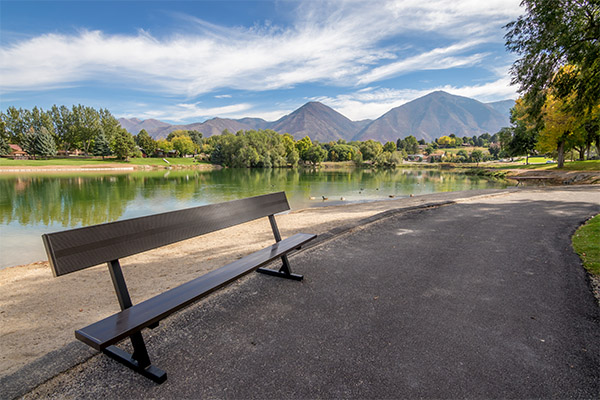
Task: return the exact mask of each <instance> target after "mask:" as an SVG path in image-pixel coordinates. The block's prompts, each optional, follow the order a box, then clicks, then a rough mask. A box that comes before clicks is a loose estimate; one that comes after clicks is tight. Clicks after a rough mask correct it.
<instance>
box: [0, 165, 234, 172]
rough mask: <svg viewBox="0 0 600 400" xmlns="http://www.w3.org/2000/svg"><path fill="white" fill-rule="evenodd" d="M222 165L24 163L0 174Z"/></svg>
mask: <svg viewBox="0 0 600 400" xmlns="http://www.w3.org/2000/svg"><path fill="white" fill-rule="evenodd" d="M221 168H222V167H221V166H219V165H214V164H196V165H167V164H165V165H147V164H142V165H138V164H133V165H123V164H106V165H99V164H81V165H23V166H9V165H0V174H2V173H21V172H99V171H101V172H106V171H108V172H110V171H115V172H122V171H128V172H131V171H140V170H141V171H153V170H170V169H191V170H215V169H221Z"/></svg>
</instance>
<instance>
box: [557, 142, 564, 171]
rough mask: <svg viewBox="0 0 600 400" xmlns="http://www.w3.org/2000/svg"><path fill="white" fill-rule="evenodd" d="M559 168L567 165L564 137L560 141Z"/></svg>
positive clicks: (558, 148)
mask: <svg viewBox="0 0 600 400" xmlns="http://www.w3.org/2000/svg"><path fill="white" fill-rule="evenodd" d="M557 150H558V165H557V167H558V168H562V167H564V166H565V141H564V139H562V140H560V141H559V142H558V147H557Z"/></svg>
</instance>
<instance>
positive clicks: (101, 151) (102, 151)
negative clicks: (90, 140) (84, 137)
mask: <svg viewBox="0 0 600 400" xmlns="http://www.w3.org/2000/svg"><path fill="white" fill-rule="evenodd" d="M113 136H114V135H113ZM93 154H94V155H95V156H102V159H103V160H104V157H106V156H110V155H111V154H112V150H111V149H110V141H109V140H108V139H107V138H106V135H105V134H104V132H102V133H101V134H100V135H98V136H97V137H96V140H95V141H94V151H93Z"/></svg>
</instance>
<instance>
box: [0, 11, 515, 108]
mask: <svg viewBox="0 0 600 400" xmlns="http://www.w3.org/2000/svg"><path fill="white" fill-rule="evenodd" d="M296 12H297V16H296V22H295V24H293V25H292V26H289V27H277V26H264V27H251V28H239V27H238V28H228V27H224V26H217V25H214V24H210V23H208V22H206V21H202V20H199V19H195V18H193V17H186V18H187V19H186V21H187V23H189V24H193V26H195V27H196V28H197V29H196V30H193V29H192V30H190V32H191V33H187V34H185V35H183V34H182V35H175V36H172V37H168V38H157V37H154V36H152V35H150V34H149V33H147V32H145V31H140V32H138V33H137V34H136V35H109V34H106V33H103V32H101V31H85V30H84V31H81V32H79V33H77V34H46V35H41V36H37V37H34V38H31V39H26V40H22V41H18V42H14V43H12V44H10V45H5V46H4V47H3V48H2V49H0V76H2V78H1V79H2V81H1V82H0V87H1V90H2V92H17V91H23V90H38V91H39V90H45V89H53V88H59V87H67V86H74V85H83V84H85V82H87V81H96V82H103V83H105V84H107V85H115V86H120V87H129V88H135V89H142V90H147V91H153V92H154V91H160V92H163V93H166V94H169V95H176V96H184V97H187V98H193V97H195V96H199V95H202V94H206V93H211V92H213V91H216V90H218V89H220V88H230V89H240V90H252V91H262V90H272V89H281V88H290V87H294V86H295V85H298V84H301V83H307V82H323V83H329V84H331V83H333V84H336V85H342V86H353V85H360V84H365V83H367V84H368V83H371V82H377V81H378V80H381V79H386V78H389V77H392V76H396V75H398V74H403V73H406V72H409V71H411V70H416V69H422V68H432V69H442V68H451V67H457V66H466V65H473V64H476V63H478V62H480V61H481V59H482V58H483V57H485V56H486V54H485V52H484V51H481V49H480V50H476V49H477V46H478V45H480V44H483V43H486V42H489V41H498V40H499V38H500V39H501V31H500V33H498V32H499V29H500V27H501V26H502V24H504V23H506V22H507V21H509V20H510V19H514V17H515V16H516V15H518V14H519V13H520V10H519V7H518V0H489V1H485V2H483V1H480V0H477V1H474V0H469V1H460V2H450V1H442V0H437V1H426V2H424V1H422V0H420V1H416V0H409V1H390V2H387V3H385V4H384V6H382V4H381V3H380V2H376V3H373V2H365V1H346V2H344V1H333V2H313V1H306V2H304V3H301V4H300V5H299V7H298V9H297V11H296ZM422 32H428V33H434V34H435V35H436V36H438V37H440V38H444V40H445V42H446V43H449V44H447V45H446V46H445V47H443V46H437V47H436V48H423V49H420V50H417V49H416V48H411V49H407V47H406V46H405V44H403V43H402V40H403V39H402V35H405V34H411V35H415V34H418V33H422ZM491 32H493V34H492V33H491ZM464 37H469V40H464V39H463V38H464ZM383 41H387V42H386V43H388V42H394V43H395V44H394V45H385V46H384V47H382V44H381V43H382V42H383ZM400 48H402V49H403V50H402V54H403V56H402V58H400V54H399V53H398V52H399V49H400ZM404 54H406V56H404Z"/></svg>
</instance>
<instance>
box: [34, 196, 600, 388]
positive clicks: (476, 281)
mask: <svg viewBox="0 0 600 400" xmlns="http://www.w3.org/2000/svg"><path fill="white" fill-rule="evenodd" d="M599 193H600V192H599V190H598V187H595V188H590V187H586V188H566V189H565V188H560V189H546V190H530V189H526V190H520V191H516V192H513V193H511V194H508V195H504V196H499V197H493V198H480V199H475V200H470V201H467V202H461V203H459V204H452V205H446V206H441V207H434V208H428V209H421V210H413V211H409V212H403V213H398V214H395V215H389V213H388V214H387V216H386V217H385V218H382V219H380V220H378V221H375V222H372V223H370V224H367V225H365V226H361V227H357V228H356V229H354V230H352V231H351V232H348V233H345V234H342V235H338V236H336V237H335V238H333V239H330V240H327V241H325V242H321V243H320V244H318V245H316V246H314V247H312V248H309V249H307V250H305V251H303V252H301V253H299V254H297V255H295V256H293V257H292V258H291V262H292V266H293V268H294V270H295V271H296V272H299V273H303V274H304V275H305V280H304V281H303V282H301V283H299V282H294V281H287V280H279V279H277V278H274V277H269V276H264V275H258V274H254V275H251V276H249V277H247V278H244V279H242V280H241V281H240V282H239V283H236V284H234V285H232V286H230V287H229V288H227V289H225V290H222V291H220V292H218V293H216V294H215V295H213V296H211V297H209V298H208V299H207V300H206V301H203V302H201V303H200V304H199V305H196V306H193V307H191V308H188V309H187V310H185V311H183V312H181V313H179V314H177V315H175V316H174V317H171V318H169V319H167V320H166V321H165V322H164V323H162V324H161V326H160V327H159V328H157V329H155V330H153V331H149V332H148V334H146V337H147V338H148V344H149V349H150V353H151V357H152V358H153V360H154V362H155V363H156V365H157V366H159V367H161V368H163V369H165V370H166V371H167V372H168V380H167V382H165V383H164V384H162V385H156V384H154V383H152V382H151V381H149V380H147V379H145V378H143V377H141V376H139V375H137V374H135V373H133V372H131V371H129V370H128V369H126V368H125V367H123V366H121V365H120V364H118V363H116V362H114V361H112V360H110V359H108V358H107V357H105V356H103V355H99V356H95V357H93V358H91V359H90V360H88V361H86V362H84V363H83V364H81V365H79V366H76V367H75V368H73V369H71V370H70V371H67V372H65V373H63V374H60V375H59V376H57V377H55V378H54V379H52V380H50V381H49V382H47V383H46V384H44V385H42V386H40V387H38V388H37V389H35V390H34V391H33V392H31V393H29V394H28V395H27V396H28V397H31V398H38V397H48V396H56V397H59V398H64V397H68V398H69V397H70V398H94V399H96V398H232V399H235V398H239V399H267V398H276V399H281V398H302V399H306V398H377V399H380V398H550V397H554V398H571V397H577V398H596V399H597V398H599V396H600V383H599V382H600V373H599V371H600V329H599V328H600V326H599V325H600V322H599V321H600V314H599V308H598V306H597V305H596V303H595V299H594V297H593V295H592V294H591V291H590V289H589V284H588V282H587V279H586V275H585V273H584V271H583V269H582V268H581V266H580V261H579V258H578V257H577V255H575V254H574V253H573V251H572V249H571V245H570V237H571V235H572V234H573V232H574V231H575V229H576V228H577V227H578V226H579V225H580V224H581V223H582V222H584V221H585V220H586V219H587V218H589V217H590V216H592V215H594V214H596V213H598V212H600V195H599ZM82 346H84V345H82Z"/></svg>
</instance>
